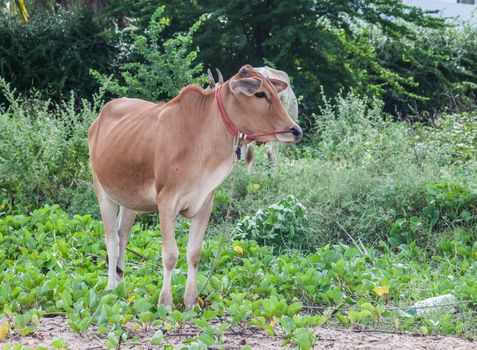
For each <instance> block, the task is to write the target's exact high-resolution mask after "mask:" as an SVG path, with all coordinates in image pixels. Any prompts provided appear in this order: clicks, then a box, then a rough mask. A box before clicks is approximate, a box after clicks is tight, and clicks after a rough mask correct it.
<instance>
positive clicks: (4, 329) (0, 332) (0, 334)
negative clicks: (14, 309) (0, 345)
mask: <svg viewBox="0 0 477 350" xmlns="http://www.w3.org/2000/svg"><path fill="white" fill-rule="evenodd" d="M9 329H10V325H9V324H8V322H7V323H4V324H2V325H1V326H0V341H2V340H5V339H7V335H8V330H9Z"/></svg>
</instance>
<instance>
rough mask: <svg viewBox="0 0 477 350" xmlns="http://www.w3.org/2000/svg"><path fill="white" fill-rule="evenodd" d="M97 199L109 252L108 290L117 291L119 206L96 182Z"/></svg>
mask: <svg viewBox="0 0 477 350" xmlns="http://www.w3.org/2000/svg"><path fill="white" fill-rule="evenodd" d="M94 188H95V190H96V197H97V198H98V204H99V210H100V212H101V219H102V220H103V225H104V231H105V234H106V235H105V243H106V251H107V252H108V286H107V289H109V290H111V289H115V288H116V287H117V286H118V279H117V278H116V269H117V264H118V257H119V235H118V225H117V212H118V205H117V204H116V203H115V202H113V201H112V200H111V199H110V198H109V197H108V196H107V194H106V193H105V192H104V191H103V189H102V187H101V185H100V184H99V183H98V182H97V181H94Z"/></svg>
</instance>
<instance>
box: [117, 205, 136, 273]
mask: <svg viewBox="0 0 477 350" xmlns="http://www.w3.org/2000/svg"><path fill="white" fill-rule="evenodd" d="M135 220H136V212H135V211H133V210H130V209H127V208H125V207H121V208H120V209H119V215H118V221H117V222H118V235H119V256H118V264H117V267H116V279H117V280H118V282H122V280H123V278H124V256H125V255H126V246H127V244H128V237H129V231H131V227H132V226H133V225H134V221H135Z"/></svg>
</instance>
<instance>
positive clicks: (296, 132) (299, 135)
mask: <svg viewBox="0 0 477 350" xmlns="http://www.w3.org/2000/svg"><path fill="white" fill-rule="evenodd" d="M290 132H291V134H292V135H293V138H294V139H295V142H299V141H300V140H301V138H302V136H303V131H302V130H301V128H300V127H299V126H298V125H297V126H296V127H293V128H291V129H290Z"/></svg>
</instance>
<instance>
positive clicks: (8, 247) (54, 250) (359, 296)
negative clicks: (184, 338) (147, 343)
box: [0, 206, 477, 349]
mask: <svg viewBox="0 0 477 350" xmlns="http://www.w3.org/2000/svg"><path fill="white" fill-rule="evenodd" d="M186 229H187V225H183V226H182V227H181V228H180V229H179V232H178V240H179V246H180V251H181V255H180V259H179V262H178V266H177V269H176V271H175V274H174V277H173V287H172V291H173V296H174V302H175V305H174V309H173V311H172V312H167V311H166V310H165V309H164V308H163V307H157V305H156V303H157V300H158V297H159V291H160V285H161V274H162V269H161V268H160V266H158V262H159V261H160V256H159V253H158V252H160V251H161V246H160V239H159V237H160V234H159V232H157V231H155V230H143V229H141V228H140V226H138V225H136V226H135V227H134V228H133V231H132V234H131V237H130V247H131V248H133V249H134V250H136V251H138V252H140V253H141V254H143V255H145V256H147V257H149V259H151V260H149V261H145V260H142V259H139V258H138V257H136V256H135V255H132V254H129V253H128V256H127V266H126V278H125V282H124V283H123V284H122V285H121V286H120V287H119V288H118V289H117V290H116V291H114V292H106V291H105V290H104V289H105V286H106V283H107V278H106V266H105V262H104V259H103V258H102V257H103V256H104V255H105V247H104V243H103V229H102V226H101V222H99V221H95V220H93V219H92V218H91V217H90V216H88V215H86V216H78V215H76V216H74V217H70V216H68V215H67V214H66V213H64V212H63V211H62V210H60V209H59V207H57V206H53V207H45V208H43V209H40V210H37V211H35V212H33V213H32V214H31V215H29V216H26V215H17V216H6V217H4V218H3V219H2V220H1V221H0V261H1V263H0V269H1V270H2V271H3V273H2V275H1V276H0V284H1V285H2V289H1V291H0V305H3V307H2V309H1V310H0V318H2V319H3V321H2V322H8V323H9V324H10V326H11V328H12V330H11V333H17V334H22V335H25V334H29V333H31V332H34V331H35V327H36V326H37V324H38V317H42V316H43V315H45V313H49V314H55V313H60V314H62V313H64V314H65V315H67V317H68V320H69V326H70V327H71V328H72V329H73V330H75V331H77V332H79V333H84V332H91V331H92V326H93V325H95V326H97V328H95V329H96V332H97V333H98V335H99V336H100V337H102V338H103V339H104V343H105V344H106V345H107V346H108V347H115V346H116V345H117V343H118V342H119V341H120V340H119V339H120V338H121V341H124V342H128V341H132V339H133V338H134V334H135V331H134V329H137V328H138V327H139V328H144V327H148V326H151V325H155V326H159V327H161V329H163V330H165V329H171V327H172V328H173V329H175V328H180V327H183V325H184V324H185V323H188V322H189V323H190V322H194V323H195V324H196V325H199V327H200V328H201V329H202V332H201V333H200V335H199V336H198V337H195V338H193V339H191V342H195V343H197V346H199V345H200V346H211V345H220V343H221V342H223V341H224V338H223V335H218V334H215V333H213V332H212V330H211V328H210V324H211V322H214V321H219V322H220V323H221V324H223V325H224V326H223V327H224V329H227V328H229V327H234V326H237V325H243V326H246V325H248V326H251V325H254V326H257V327H259V328H262V329H264V330H265V331H267V332H269V333H270V334H275V335H279V336H281V337H282V339H283V340H284V342H290V343H292V344H295V345H296V346H298V347H300V348H303V349H307V348H309V347H310V346H311V345H312V344H313V343H314V342H315V341H316V339H314V338H313V337H312V328H313V327H317V326H320V325H323V324H327V325H333V326H337V325H341V326H356V325H358V324H359V325H361V326H363V327H366V326H369V327H373V328H383V329H390V330H408V331H412V332H418V333H426V334H427V333H432V334H451V335H459V336H465V337H469V338H474V339H476V338H477V333H476V329H475V324H476V322H477V313H476V307H477V283H476V281H475V275H476V273H477V244H476V243H475V241H474V240H472V239H470V238H469V237H472V235H475V231H474V232H472V233H470V232H467V231H455V232H454V235H455V236H454V237H452V239H451V240H448V242H447V241H446V242H444V241H442V249H441V251H440V252H439V253H437V254H433V255H431V254H429V253H428V252H426V251H425V250H423V249H421V248H419V247H418V246H416V245H415V244H410V245H401V246H400V247H399V249H391V248H390V247H389V246H387V245H385V244H384V243H381V246H380V247H379V249H374V248H365V247H361V246H359V247H353V246H347V245H344V244H336V245H325V246H322V247H319V248H317V249H316V250H315V251H314V252H312V253H309V254H303V253H300V252H296V251H295V252H292V251H289V252H288V254H273V249H272V248H269V247H262V246H259V245H258V244H257V243H256V242H254V241H231V242H227V244H226V247H225V249H224V252H223V254H222V256H221V258H220V259H219V262H218V266H217V269H216V271H215V272H214V274H213V276H212V279H211V281H210V283H209V284H208V285H207V286H206V288H205V290H204V292H203V294H202V295H201V298H202V300H204V304H203V309H202V310H198V309H197V310H196V311H193V312H184V311H181V310H182V308H183V306H182V304H181V300H182V294H183V292H184V287H185V279H186V262H185V254H184V248H185V246H186V238H187V235H186ZM216 251H217V241H216V240H207V241H206V242H205V244H204V249H203V252H202V257H201V264H200V271H201V274H200V277H199V285H202V284H203V283H204V282H205V279H206V275H207V273H208V272H209V269H210V266H211V264H212V261H213V257H214V254H215V252H216ZM448 293H452V294H453V295H455V296H456V297H457V300H458V304H457V305H456V311H457V312H456V313H452V312H449V310H448V309H436V310H434V311H435V312H432V313H429V314H425V315H420V316H416V315H412V305H413V304H414V303H415V302H416V301H419V300H422V299H425V298H428V297H432V296H437V295H443V294H448ZM396 307H397V308H399V310H396V309H395V308H396ZM314 308H317V309H318V310H320V312H319V313H316V312H314V313H313V314H310V313H308V312H307V311H309V310H314V311H316V310H317V309H314ZM133 325H136V326H134V327H133ZM211 332H212V333H211ZM11 333H10V334H9V335H8V337H10V336H11ZM160 340H161V343H162V344H166V343H167V333H166V334H165V336H164V337H163V338H161V339H160Z"/></svg>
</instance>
